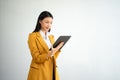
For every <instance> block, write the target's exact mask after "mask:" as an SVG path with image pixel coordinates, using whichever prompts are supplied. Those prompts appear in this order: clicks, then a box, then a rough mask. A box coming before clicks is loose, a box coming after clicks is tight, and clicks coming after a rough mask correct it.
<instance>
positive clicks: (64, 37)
mask: <svg viewBox="0 0 120 80" xmlns="http://www.w3.org/2000/svg"><path fill="white" fill-rule="evenodd" d="M70 37H71V36H59V37H58V39H57V40H56V41H55V43H54V44H53V48H55V47H57V46H58V45H59V43H60V42H64V44H63V46H64V45H65V44H66V43H67V41H68V40H69V39H70ZM63 46H62V47H63ZM62 47H61V48H62ZM61 48H60V49H61ZM50 50H51V48H50Z"/></svg>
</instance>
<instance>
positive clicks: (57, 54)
mask: <svg viewBox="0 0 120 80" xmlns="http://www.w3.org/2000/svg"><path fill="white" fill-rule="evenodd" d="M60 52H61V51H57V52H56V53H55V54H54V57H55V59H57V57H58V56H59V54H60Z"/></svg>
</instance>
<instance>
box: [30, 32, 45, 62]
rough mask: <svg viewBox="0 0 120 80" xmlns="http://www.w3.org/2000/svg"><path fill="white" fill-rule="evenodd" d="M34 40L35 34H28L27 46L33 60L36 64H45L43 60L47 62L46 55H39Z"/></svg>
mask: <svg viewBox="0 0 120 80" xmlns="http://www.w3.org/2000/svg"><path fill="white" fill-rule="evenodd" d="M35 39H36V34H35V33H31V34H29V37H28V46H29V49H30V52H31V55H32V58H33V60H34V61H35V62H36V63H43V62H45V60H47V54H40V52H39V50H38V48H37V44H36V41H35Z"/></svg>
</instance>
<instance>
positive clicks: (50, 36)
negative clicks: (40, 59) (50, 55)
mask: <svg viewBox="0 0 120 80" xmlns="http://www.w3.org/2000/svg"><path fill="white" fill-rule="evenodd" d="M48 37H49V40H50V42H51V44H52V45H53V44H54V36H53V35H49V36H48Z"/></svg>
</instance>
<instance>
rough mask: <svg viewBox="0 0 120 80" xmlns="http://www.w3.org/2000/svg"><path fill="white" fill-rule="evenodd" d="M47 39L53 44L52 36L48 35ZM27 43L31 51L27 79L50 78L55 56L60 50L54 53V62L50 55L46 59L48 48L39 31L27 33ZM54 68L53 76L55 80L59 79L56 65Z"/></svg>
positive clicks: (45, 79) (44, 79) (40, 79)
mask: <svg viewBox="0 0 120 80" xmlns="http://www.w3.org/2000/svg"><path fill="white" fill-rule="evenodd" d="M49 39H50V42H51V43H52V44H53V43H54V36H53V35H50V36H49ZM28 45H29V49H30V52H31V56H32V61H31V65H30V70H29V74H28V79H27V80H52V76H53V75H52V72H53V64H54V65H56V58H57V57H58V54H59V53H60V51H58V52H56V53H55V55H54V59H55V61H54V62H53V61H52V58H51V57H50V58H49V59H47V58H46V57H47V54H48V52H49V48H48V46H47V44H46V43H45V41H44V39H43V38H42V36H41V35H40V33H39V32H33V33H30V34H29V37H28ZM54 70H55V78H56V80H59V76H58V71H57V69H56V67H54Z"/></svg>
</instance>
